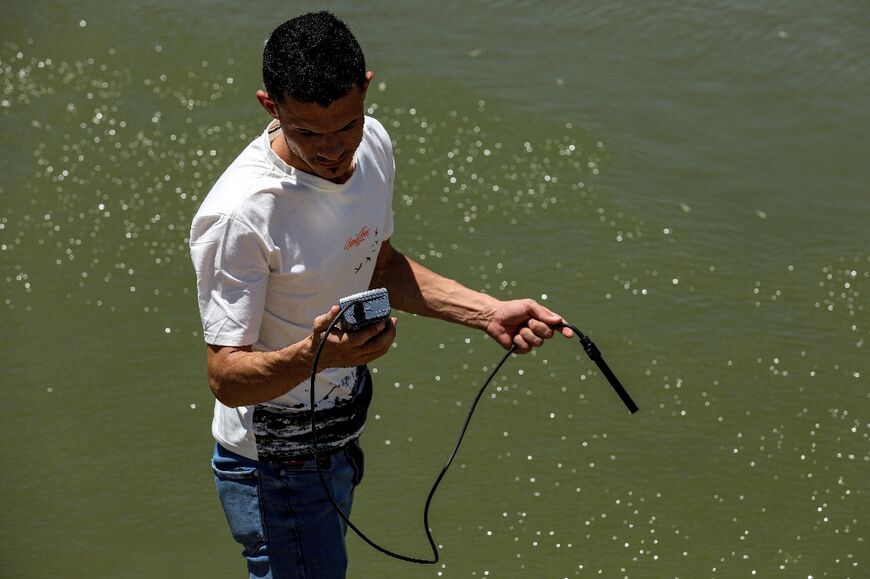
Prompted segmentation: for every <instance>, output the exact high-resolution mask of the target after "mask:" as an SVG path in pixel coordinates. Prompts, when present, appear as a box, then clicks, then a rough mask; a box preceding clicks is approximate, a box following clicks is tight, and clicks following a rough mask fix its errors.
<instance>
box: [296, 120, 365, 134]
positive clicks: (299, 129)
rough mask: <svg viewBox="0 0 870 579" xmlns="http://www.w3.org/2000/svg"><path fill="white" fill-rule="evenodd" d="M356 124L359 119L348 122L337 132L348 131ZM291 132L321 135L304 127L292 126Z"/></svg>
mask: <svg viewBox="0 0 870 579" xmlns="http://www.w3.org/2000/svg"><path fill="white" fill-rule="evenodd" d="M358 122H359V119H353V120H352V121H350V122H349V123H347V124H346V125H344V126H343V127H341V128H340V129H338V130H339V131H343V130H345V129H349V128H350V127H352V126H354V125H355V124H356V123H358ZM293 130H295V131H301V132H305V133H311V134H312V135H320V134H322V133H321V132H320V131H315V130H312V129H309V128H308V127H304V126H294V127H293ZM327 132H331V131H327ZM334 132H338V131H334Z"/></svg>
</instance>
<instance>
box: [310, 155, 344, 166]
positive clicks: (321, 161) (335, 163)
mask: <svg viewBox="0 0 870 579" xmlns="http://www.w3.org/2000/svg"><path fill="white" fill-rule="evenodd" d="M346 160H347V155H342V156H341V157H339V158H338V159H336V160H335V161H327V160H325V159H318V160H317V163H318V164H319V165H320V166H321V167H325V168H327V169H338V168H339V167H341V166H342V165H343V164H344V162H345V161H346Z"/></svg>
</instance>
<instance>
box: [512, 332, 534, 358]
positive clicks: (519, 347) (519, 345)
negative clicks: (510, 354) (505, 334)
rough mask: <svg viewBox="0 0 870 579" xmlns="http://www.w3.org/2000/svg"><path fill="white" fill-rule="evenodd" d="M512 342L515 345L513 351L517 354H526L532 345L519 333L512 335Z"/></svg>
mask: <svg viewBox="0 0 870 579" xmlns="http://www.w3.org/2000/svg"><path fill="white" fill-rule="evenodd" d="M513 342H514V346H516V350H515V352H516V353H517V354H528V353H529V352H531V351H532V347H531V346H530V345H529V343H528V342H526V340H525V339H524V338H523V337H522V335H520V334H519V333H518V334H517V335H516V336H514V340H513Z"/></svg>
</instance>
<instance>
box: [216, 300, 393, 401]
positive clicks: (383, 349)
mask: <svg viewBox="0 0 870 579" xmlns="http://www.w3.org/2000/svg"><path fill="white" fill-rule="evenodd" d="M338 312H339V307H338V306H333V307H332V308H331V309H330V311H329V312H327V313H326V314H323V315H321V316H318V317H317V319H315V320H314V325H313V327H312V333H311V334H310V335H309V336H308V337H306V338H305V339H304V340H302V341H300V342H297V343H295V344H290V345H289V346H287V347H286V348H282V349H281V350H276V351H274V352H257V351H254V350H252V349H251V347H250V346H219V345H214V344H207V349H206V366H207V372H208V383H209V386H210V387H211V390H212V392H213V393H214V395H215V398H217V399H218V400H219V401H220V402H221V403H222V404H224V405H225V406H229V407H231V408H235V407H237V406H250V405H253V404H258V403H260V402H266V401H268V400H272V399H274V398H278V397H279V396H282V395H283V394H286V393H287V392H289V391H290V390H292V389H293V388H294V387H296V386H297V385H298V384H301V383H302V382H305V381H306V380H307V379H309V378H310V377H311V365H312V362H313V360H314V354H315V352H316V350H317V346H318V344H319V343H320V336H321V335H322V334H323V333H324V332H325V331H326V329H327V328H328V327H329V324H330V322H332V320H333V319H334V318H335V316H336V315H337V314H338ZM395 337H396V319H395V318H391V320H390V323H385V322H382V323H379V324H375V325H373V326H370V327H368V328H365V329H362V330H360V331H358V332H351V333H347V332H343V331H340V330H333V332H332V333H331V334H330V335H329V336H328V338H327V343H326V345H325V346H324V348H323V351H322V352H321V357H320V360H319V361H318V364H317V369H318V371H320V370H325V369H327V368H352V367H355V366H359V365H361V364H367V363H369V362H371V361H373V360H375V359H377V358H380V357H381V356H383V355H384V354H386V353H387V351H388V350H389V348H390V345H391V344H392V343H393V340H394V339H395Z"/></svg>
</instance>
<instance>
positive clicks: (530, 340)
mask: <svg viewBox="0 0 870 579" xmlns="http://www.w3.org/2000/svg"><path fill="white" fill-rule="evenodd" d="M562 323H564V320H563V319H562V316H560V315H559V314H557V313H555V312H552V311H550V310H548V309H547V308H545V307H544V306H542V305H541V304H539V303H538V302H536V301H535V300H531V299H524V300H512V301H507V302H499V303H498V304H497V305H496V306H495V308H494V310H493V311H492V314H491V316H490V321H489V322H488V323H487V325H486V326H485V328H484V330H485V331H486V333H487V334H489V335H490V337H492V338H493V339H494V340H495V341H496V342H498V343H499V344H501V346H502V347H503V348H505V349H508V348H510V347H511V346H512V345H514V346H516V347H517V350H516V351H517V353H518V354H526V353H528V352H530V351H532V349H533V348H537V347H538V346H540V345H542V344H543V343H544V340H547V339H549V338H552V337H553V336H554V335H555V333H556V331H555V330H554V329H553V327H552V326H557V325H559V324H562ZM559 332H560V333H561V334H562V335H563V336H565V337H566V338H571V337H573V336H574V332H572V331H571V328H568V327H566V326H562V327H561V328H559Z"/></svg>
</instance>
